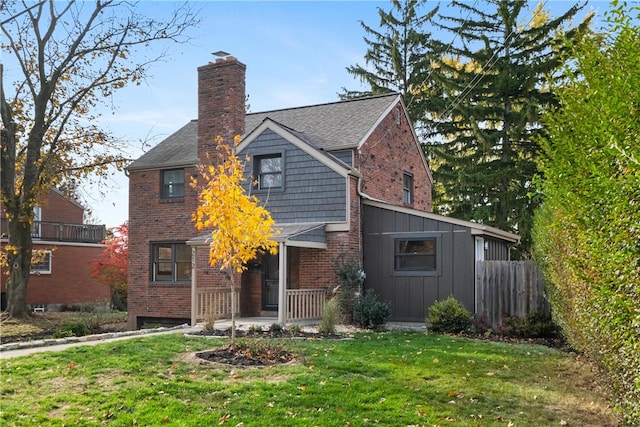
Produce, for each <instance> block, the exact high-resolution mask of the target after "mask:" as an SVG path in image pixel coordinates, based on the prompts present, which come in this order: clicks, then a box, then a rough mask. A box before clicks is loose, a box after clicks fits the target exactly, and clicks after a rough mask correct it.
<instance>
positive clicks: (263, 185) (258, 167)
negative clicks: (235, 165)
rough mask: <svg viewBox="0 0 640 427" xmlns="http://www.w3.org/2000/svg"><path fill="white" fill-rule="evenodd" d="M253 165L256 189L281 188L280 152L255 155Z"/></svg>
mask: <svg viewBox="0 0 640 427" xmlns="http://www.w3.org/2000/svg"><path fill="white" fill-rule="evenodd" d="M254 167H255V170H254V175H255V176H256V177H257V178H258V189H260V190H268V189H271V188H282V154H270V155H267V156H255V157H254Z"/></svg>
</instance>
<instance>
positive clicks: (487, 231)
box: [362, 199, 520, 244]
mask: <svg viewBox="0 0 640 427" xmlns="http://www.w3.org/2000/svg"><path fill="white" fill-rule="evenodd" d="M362 203H363V204H365V205H368V206H373V207H377V208H381V209H386V210H391V211H396V212H401V213H406V214H409V215H415V216H419V217H422V218H428V219H433V220H435V221H442V222H446V223H449V224H454V225H459V226H461V227H467V228H469V229H470V230H471V235H472V236H484V237H491V238H494V239H499V240H504V241H507V242H509V243H512V244H517V243H519V242H520V236H518V235H517V234H513V233H509V232H508V231H504V230H500V229H498V228H494V227H490V226H488V225H484V224H478V223H477V222H472V221H465V220H462V219H457V218H451V217H448V216H444V215H438V214H434V213H432V212H423V211H419V210H416V209H410V208H404V207H400V206H394V205H389V204H387V203H383V202H378V201H374V200H366V199H363V201H362Z"/></svg>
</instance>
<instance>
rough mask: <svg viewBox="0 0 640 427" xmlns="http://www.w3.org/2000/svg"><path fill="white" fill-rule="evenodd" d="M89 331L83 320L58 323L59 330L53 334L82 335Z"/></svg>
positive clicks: (62, 336) (59, 335)
mask: <svg viewBox="0 0 640 427" xmlns="http://www.w3.org/2000/svg"><path fill="white" fill-rule="evenodd" d="M90 332H91V331H90V330H89V328H88V327H87V325H86V324H85V323H84V322H73V323H64V324H62V325H60V330H58V331H57V332H56V333H55V334H54V337H56V338H64V337H82V336H84V335H88V334H89V333H90Z"/></svg>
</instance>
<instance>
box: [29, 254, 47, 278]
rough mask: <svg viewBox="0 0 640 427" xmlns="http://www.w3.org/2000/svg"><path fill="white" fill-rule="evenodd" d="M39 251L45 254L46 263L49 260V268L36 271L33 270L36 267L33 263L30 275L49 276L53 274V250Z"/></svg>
mask: <svg viewBox="0 0 640 427" xmlns="http://www.w3.org/2000/svg"><path fill="white" fill-rule="evenodd" d="M38 250H39V251H42V252H44V253H45V256H44V261H46V260H47V258H48V259H49V268H48V269H46V270H34V269H33V266H34V265H33V263H31V268H30V269H29V274H35V275H37V276H40V275H43V274H47V275H51V274H53V251H52V250H51V249H38ZM47 256H48V257H47ZM36 264H39V263H36Z"/></svg>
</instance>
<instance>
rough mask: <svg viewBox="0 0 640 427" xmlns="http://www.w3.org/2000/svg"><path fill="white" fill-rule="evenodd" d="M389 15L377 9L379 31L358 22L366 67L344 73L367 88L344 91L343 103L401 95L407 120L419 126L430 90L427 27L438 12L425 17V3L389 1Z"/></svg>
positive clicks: (429, 13)
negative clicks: (374, 96) (391, 93)
mask: <svg viewBox="0 0 640 427" xmlns="http://www.w3.org/2000/svg"><path fill="white" fill-rule="evenodd" d="M391 3H392V8H391V10H389V11H388V12H386V11H384V10H382V9H381V8H378V14H379V15H380V25H379V27H380V30H379V31H378V30H375V29H374V28H373V27H371V26H369V25H367V24H365V23H364V22H360V25H361V26H362V28H363V29H364V31H365V37H364V40H365V42H366V43H367V45H368V46H369V48H368V50H367V53H366V54H365V56H364V60H365V65H360V64H356V65H352V66H350V67H347V72H349V73H350V74H351V75H353V76H354V77H356V78H357V79H359V80H360V81H361V82H362V83H365V84H367V85H368V86H369V87H370V90H368V91H351V90H347V89H345V88H343V93H342V94H341V95H340V97H341V98H342V99H350V98H357V97H361V96H368V95H379V94H384V93H390V92H398V93H400V94H402V97H403V100H404V102H405V105H407V109H408V110H409V116H410V118H411V120H412V121H413V123H415V124H416V125H419V124H420V122H421V121H422V119H423V118H424V116H425V109H426V107H427V105H426V103H425V100H426V98H427V97H426V96H425V95H426V94H428V93H429V90H430V89H432V85H431V84H430V80H429V79H428V78H427V76H428V75H429V69H430V67H431V62H432V61H433V59H435V58H434V57H433V50H432V49H431V33H429V32H427V31H426V27H427V26H428V25H429V24H430V23H431V20H432V18H433V16H435V14H436V13H437V11H438V6H436V7H435V8H434V9H432V10H430V11H429V12H427V13H426V14H424V15H423V14H422V12H421V10H422V8H423V6H424V5H425V4H426V0H409V1H400V0H392V2H391Z"/></svg>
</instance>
